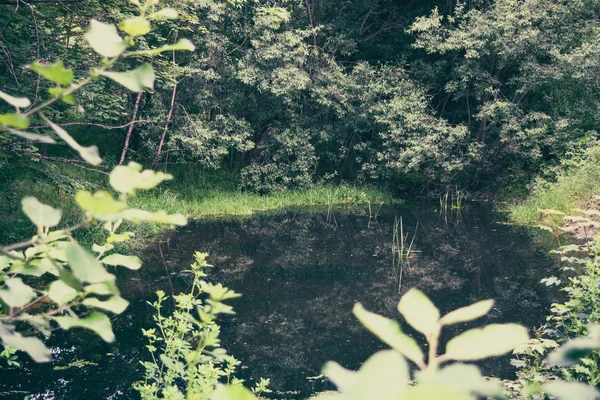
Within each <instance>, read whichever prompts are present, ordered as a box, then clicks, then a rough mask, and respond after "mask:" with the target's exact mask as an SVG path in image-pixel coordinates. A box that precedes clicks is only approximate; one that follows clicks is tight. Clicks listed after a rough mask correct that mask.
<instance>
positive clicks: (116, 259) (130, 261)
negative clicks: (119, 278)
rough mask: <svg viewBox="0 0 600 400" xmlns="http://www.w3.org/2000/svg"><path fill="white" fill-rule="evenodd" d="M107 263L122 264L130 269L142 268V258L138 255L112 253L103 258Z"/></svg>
mask: <svg viewBox="0 0 600 400" xmlns="http://www.w3.org/2000/svg"><path fill="white" fill-rule="evenodd" d="M102 262H103V263H104V264H105V265H113V266H121V267H125V268H129V269H133V270H136V269H140V267H141V266H142V260H140V258H139V257H137V256H124V255H122V254H111V255H109V256H106V257H104V258H103V259H102Z"/></svg>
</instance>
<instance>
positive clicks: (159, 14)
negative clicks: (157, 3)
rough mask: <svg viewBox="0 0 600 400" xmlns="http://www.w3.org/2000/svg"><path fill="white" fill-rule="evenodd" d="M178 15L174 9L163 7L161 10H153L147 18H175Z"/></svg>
mask: <svg viewBox="0 0 600 400" xmlns="http://www.w3.org/2000/svg"><path fill="white" fill-rule="evenodd" d="M178 16H179V14H178V13H177V11H176V10H174V9H172V8H163V9H162V10H159V11H156V12H153V13H152V14H150V16H149V17H148V18H150V19H176V18H177V17H178Z"/></svg>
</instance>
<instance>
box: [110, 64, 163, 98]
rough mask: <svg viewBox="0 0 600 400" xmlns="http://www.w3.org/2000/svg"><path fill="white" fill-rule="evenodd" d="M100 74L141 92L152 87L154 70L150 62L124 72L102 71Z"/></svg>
mask: <svg viewBox="0 0 600 400" xmlns="http://www.w3.org/2000/svg"><path fill="white" fill-rule="evenodd" d="M100 74H101V75H104V76H106V77H107V78H110V79H112V80H113V81H115V82H117V83H119V84H121V85H123V86H125V87H126V88H127V89H129V90H131V91H132V92H142V91H144V90H145V89H153V88H154V79H155V77H156V76H155V75H154V70H153V69H152V66H151V65H150V64H142V65H141V66H139V67H138V68H136V69H132V70H130V71H126V72H112V71H103V72H101V73H100Z"/></svg>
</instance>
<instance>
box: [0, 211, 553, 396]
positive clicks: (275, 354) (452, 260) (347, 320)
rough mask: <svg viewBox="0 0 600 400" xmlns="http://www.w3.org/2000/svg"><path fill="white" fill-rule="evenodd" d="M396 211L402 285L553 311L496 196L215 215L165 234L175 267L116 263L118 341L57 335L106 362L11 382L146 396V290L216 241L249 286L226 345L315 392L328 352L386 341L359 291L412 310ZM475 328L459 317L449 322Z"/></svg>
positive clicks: (184, 282)
mask: <svg viewBox="0 0 600 400" xmlns="http://www.w3.org/2000/svg"><path fill="white" fill-rule="evenodd" d="M396 216H398V217H399V216H402V217H403V222H404V231H405V233H408V234H409V235H410V236H411V238H412V234H413V232H414V229H415V226H416V224H417V222H418V223H419V230H418V232H417V236H416V239H415V243H414V250H415V252H414V253H413V254H414V257H412V258H411V259H410V266H407V267H406V268H405V270H404V277H403V287H402V292H405V291H406V290H408V289H409V288H410V287H418V288H419V289H421V290H423V291H424V292H426V293H427V294H428V295H429V296H430V297H431V298H432V299H433V301H434V302H435V303H436V304H437V305H438V306H439V307H440V309H441V311H442V312H448V311H450V310H452V309H454V308H457V307H460V306H464V305H467V304H470V303H472V302H474V301H477V300H480V299H483V298H489V297H493V298H495V299H496V300H497V305H496V307H495V309H494V310H493V311H492V313H491V315H490V316H489V317H488V318H486V319H485V320H481V321H480V323H481V324H483V323H490V322H498V321H513V322H522V323H525V324H528V325H530V326H531V325H534V324H538V323H540V322H542V320H543V316H544V315H545V313H546V310H545V308H546V307H547V306H548V305H549V303H550V301H549V300H548V298H547V296H546V293H545V288H544V287H543V285H541V284H539V280H540V278H541V277H543V276H546V275H548V274H549V272H548V270H549V269H551V268H552V266H553V263H552V261H551V260H550V259H549V258H548V257H547V254H546V251H545V250H543V249H542V248H541V247H540V246H539V244H538V242H535V243H533V242H532V240H531V238H530V236H529V235H528V234H526V233H525V232H523V231H520V230H517V229H514V228H510V227H508V226H504V225H498V224H495V218H496V216H494V215H493V214H492V213H490V212H488V211H486V210H478V209H470V208H467V209H465V210H464V211H463V212H461V213H460V215H458V214H457V213H456V211H453V212H448V213H447V214H446V215H444V214H442V215H440V214H438V213H437V212H436V211H434V210H433V209H432V208H428V207H426V206H424V207H413V208H408V207H404V208H397V209H384V210H382V213H381V215H380V216H379V217H378V219H377V221H376V222H374V221H373V220H371V223H370V224H369V218H368V216H366V217H365V216H360V215H351V214H343V213H340V214H336V215H335V218H330V219H328V218H327V215H326V214H325V213H323V214H315V213H306V212H296V213H294V212H287V213H285V214H280V215H276V214H275V215H259V216H256V217H253V218H248V219H245V220H228V221H223V220H221V221H207V222H202V223H197V224H190V225H188V226H187V227H184V228H183V229H181V230H178V231H176V232H175V233H174V234H173V235H172V237H171V239H170V240H169V241H168V242H166V243H163V244H162V245H161V247H162V249H163V252H164V256H165V264H166V267H165V265H164V264H163V262H162V260H161V257H160V254H159V251H158V246H157V245H156V244H152V245H150V246H149V247H148V248H147V249H146V251H145V252H144V254H142V259H143V261H144V266H143V268H142V269H141V270H139V271H129V270H123V269H119V270H117V274H118V275H119V287H120V288H121V289H122V293H123V296H124V297H125V298H127V299H129V300H130V301H131V305H130V307H129V309H128V310H127V311H126V312H125V313H124V314H122V315H120V316H118V317H117V318H115V320H114V325H113V326H114V329H115V333H116V336H117V342H116V343H113V344H107V343H104V342H103V341H102V340H101V339H99V338H98V337H97V336H95V335H91V334H89V335H88V334H87V332H85V331H79V332H76V331H75V332H65V334H64V335H62V334H61V333H60V332H56V334H55V335H53V337H52V339H51V341H52V343H51V345H53V346H54V348H55V349H56V351H60V354H59V355H58V357H57V358H58V361H57V363H56V364H55V365H56V366H62V367H65V368H67V367H68V366H69V364H71V363H77V362H79V360H86V361H89V362H93V363H97V364H98V365H91V364H90V365H83V366H80V367H79V366H78V367H72V368H67V369H63V370H54V369H53V367H52V366H40V365H35V366H32V367H31V368H36V369H35V370H33V369H32V370H31V374H28V375H27V379H23V378H22V377H20V378H19V379H18V380H15V379H11V376H10V372H9V371H5V372H3V373H4V374H5V375H6V377H5V378H6V379H4V380H3V382H4V383H2V384H1V385H0V390H2V389H3V388H7V390H8V389H15V387H14V386H10V385H11V382H13V381H15V382H17V381H18V382H22V385H23V386H22V387H23V388H26V389H27V390H31V391H34V392H35V391H37V392H39V393H44V392H48V393H50V392H54V393H55V395H56V397H57V398H66V397H69V396H68V393H71V392H72V393H78V394H81V393H88V391H89V390H94V391H95V392H94V393H93V394H90V398H96V397H98V398H100V397H102V398H109V397H110V396H112V395H113V394H114V393H117V392H120V393H123V395H122V396H123V397H124V398H131V397H133V396H134V394H132V391H131V390H130V386H131V383H132V382H133V381H135V380H137V379H139V378H140V376H141V375H140V371H139V364H138V362H139V360H140V359H145V358H146V357H149V355H148V353H147V351H146V350H145V348H144V347H143V343H145V341H144V339H143V337H142V335H141V328H150V327H152V326H153V321H152V315H153V314H152V310H151V309H150V308H149V307H148V306H147V305H146V303H145V302H146V300H154V298H155V296H154V292H155V291H156V290H158V289H162V290H164V291H165V292H167V293H169V292H170V290H171V287H170V283H172V285H173V290H174V291H175V292H176V293H178V292H181V291H185V290H187V288H188V287H189V282H188V277H187V276H186V274H185V273H182V272H181V271H183V270H185V269H187V268H188V266H189V264H190V262H191V261H192V259H193V252H194V251H196V250H198V251H206V252H209V253H210V254H211V256H210V258H209V260H210V262H211V263H212V264H214V265H215V268H214V271H213V273H212V274H211V276H210V277H209V278H210V279H212V280H214V281H220V282H223V283H224V284H226V285H228V286H230V287H231V288H232V289H235V290H236V291H238V292H241V293H243V294H244V296H243V297H242V298H240V299H237V300H235V301H234V302H232V303H233V306H234V308H235V310H236V311H237V312H238V314H237V315H235V316H224V317H223V318H222V319H221V321H222V323H223V335H222V336H223V342H224V347H225V348H227V349H228V350H229V351H230V352H231V353H232V354H234V355H235V356H236V357H238V358H239V359H241V360H242V362H243V363H244V364H245V365H247V366H248V367H249V368H248V369H245V370H242V371H241V375H242V376H243V377H245V378H252V377H253V378H257V377H259V376H264V377H269V378H272V382H273V385H274V386H275V387H276V388H277V389H279V390H301V391H304V392H305V393H304V394H306V393H308V392H310V391H312V390H315V389H323V388H324V387H323V386H322V385H320V384H318V383H315V384H313V383H309V382H308V381H307V380H306V379H305V377H307V376H314V375H318V374H319V373H320V368H321V366H322V364H323V363H324V362H325V361H327V360H337V361H339V362H340V363H342V364H343V365H344V366H346V367H349V368H352V369H356V368H358V366H359V365H360V363H362V362H363V361H364V360H365V359H367V358H368V356H370V355H371V354H372V353H373V352H375V351H376V350H377V349H379V348H383V347H384V346H383V345H382V344H381V343H380V342H379V341H378V340H377V339H376V338H375V337H374V336H373V335H371V334H370V333H368V332H367V331H366V330H365V329H363V328H362V327H361V326H360V324H359V323H358V322H357V321H356V320H355V318H354V317H353V316H352V313H351V310H352V306H353V305H354V303H355V302H357V301H360V302H362V303H363V304H364V305H365V307H366V308H367V309H369V310H372V311H375V312H378V313H381V314H384V315H387V316H389V317H392V318H399V315H398V311H397V310H396V305H397V303H398V299H399V298H400V295H401V294H399V293H398V292H397V281H396V280H395V276H396V273H395V271H394V270H393V268H392V257H391V246H392V232H393V222H394V217H396ZM535 240H536V241H539V237H536V238H535ZM167 275H168V277H169V278H170V282H169V279H168V277H167ZM167 306H169V304H167ZM464 329H466V327H464V326H455V327H453V330H452V331H450V332H449V335H448V336H452V335H454V334H456V333H458V332H459V331H462V330H464ZM408 331H410V330H408ZM416 338H417V339H419V340H420V339H421V338H420V337H419V336H416ZM63 339H64V340H63ZM67 344H68V345H67ZM71 346H74V347H75V348H76V349H74V351H71V350H70V349H71ZM77 365H79V364H77ZM502 365H504V366H508V362H504V363H503V364H499V363H495V364H493V363H492V364H491V365H488V368H487V369H486V372H487V373H489V374H499V373H501V374H506V373H507V372H506V370H503V369H501V368H500V367H501V366H502ZM29 377H31V379H30V378H29ZM33 377H35V379H33ZM71 397H72V396H71ZM116 397H118V396H116Z"/></svg>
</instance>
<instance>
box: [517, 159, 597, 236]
mask: <svg viewBox="0 0 600 400" xmlns="http://www.w3.org/2000/svg"><path fill="white" fill-rule="evenodd" d="M594 150H595V151H593V150H591V151H589V152H588V156H587V158H586V159H585V160H584V161H582V162H580V163H578V164H577V165H575V166H573V167H570V168H568V169H567V170H566V171H564V172H562V173H560V174H559V175H558V177H557V179H556V181H555V182H545V181H541V180H540V181H537V182H536V183H535V184H534V185H533V190H532V192H531V194H530V195H529V197H527V198H526V199H525V201H523V202H522V203H520V204H513V205H511V206H509V208H508V211H509V212H510V215H511V220H512V221H513V222H515V223H517V224H523V225H530V224H535V223H536V222H537V221H538V220H539V218H540V217H541V213H540V212H539V211H538V210H540V209H551V210H557V211H561V212H564V213H568V212H569V211H570V210H571V209H573V208H584V207H585V204H586V202H588V201H589V200H590V199H592V198H593V197H594V196H598V195H600V157H598V155H597V154H596V153H598V152H599V150H598V149H594Z"/></svg>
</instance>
